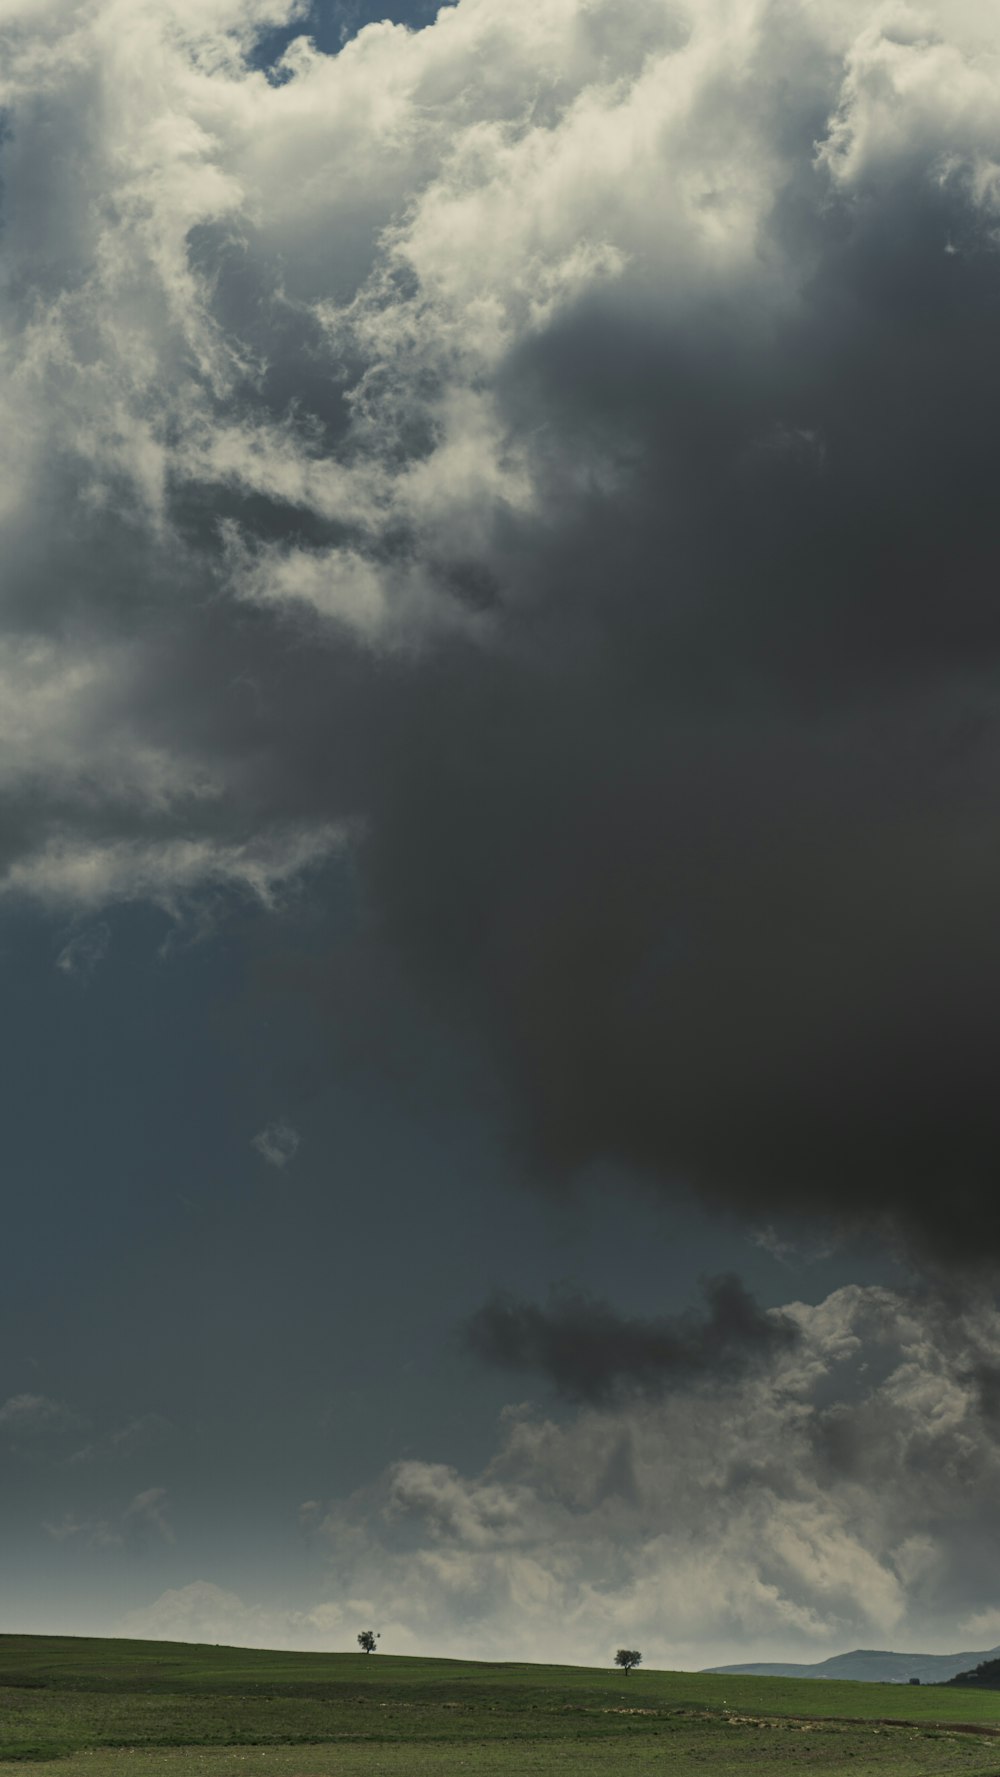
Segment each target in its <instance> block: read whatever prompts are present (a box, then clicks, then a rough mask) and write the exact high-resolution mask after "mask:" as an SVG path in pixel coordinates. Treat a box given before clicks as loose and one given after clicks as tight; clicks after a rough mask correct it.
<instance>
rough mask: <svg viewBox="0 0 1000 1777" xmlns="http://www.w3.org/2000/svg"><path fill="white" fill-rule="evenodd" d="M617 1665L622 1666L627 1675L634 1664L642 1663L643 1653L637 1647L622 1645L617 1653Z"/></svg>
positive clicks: (639, 1664)
mask: <svg viewBox="0 0 1000 1777" xmlns="http://www.w3.org/2000/svg"><path fill="white" fill-rule="evenodd" d="M615 1665H616V1666H620V1667H621V1668H622V1671H623V1672H624V1673H625V1674H626V1675H627V1674H628V1673H629V1672H631V1670H632V1668H633V1666H641V1665H642V1655H641V1653H640V1652H639V1649H638V1648H637V1647H620V1648H619V1649H618V1652H617V1653H616V1655H615Z"/></svg>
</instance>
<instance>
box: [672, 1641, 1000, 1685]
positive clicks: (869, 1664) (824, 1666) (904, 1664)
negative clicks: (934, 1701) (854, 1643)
mask: <svg viewBox="0 0 1000 1777" xmlns="http://www.w3.org/2000/svg"><path fill="white" fill-rule="evenodd" d="M998 1658H1000V1647H991V1648H987V1649H986V1651H985V1653H972V1654H896V1653H891V1652H889V1651H888V1650H887V1649H884V1648H868V1647H856V1648H855V1649H854V1651H853V1652H852V1653H849V1654H833V1655H831V1657H830V1659H828V1660H819V1661H817V1663H816V1664H815V1665H813V1666H802V1665H796V1664H794V1663H793V1662H792V1661H781V1660H777V1661H776V1660H757V1661H752V1662H751V1661H748V1662H747V1664H746V1665H743V1666H705V1667H703V1668H702V1670H703V1671H705V1672H745V1673H748V1674H751V1675H753V1676H756V1677H760V1678H852V1679H860V1680H861V1681H862V1682H867V1683H868V1684H878V1683H882V1684H907V1683H908V1682H909V1680H910V1679H911V1678H919V1680H920V1682H921V1684H947V1682H948V1680H949V1679H950V1678H957V1677H958V1674H959V1673H960V1672H968V1671H969V1670H970V1669H971V1668H972V1667H975V1666H979V1665H981V1664H982V1662H983V1661H985V1660H996V1659H998Z"/></svg>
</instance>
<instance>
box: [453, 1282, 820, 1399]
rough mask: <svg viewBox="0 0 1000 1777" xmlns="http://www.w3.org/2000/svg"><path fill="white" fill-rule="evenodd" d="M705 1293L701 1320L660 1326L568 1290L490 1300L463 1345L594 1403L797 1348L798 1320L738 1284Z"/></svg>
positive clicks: (691, 1317)
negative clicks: (550, 1297) (549, 1299)
mask: <svg viewBox="0 0 1000 1777" xmlns="http://www.w3.org/2000/svg"><path fill="white" fill-rule="evenodd" d="M703 1288H704V1293H705V1298H706V1302H707V1305H708V1313H707V1315H705V1316H704V1317H702V1318H699V1317H698V1316H697V1315H695V1314H687V1315H674V1316H672V1317H668V1318H663V1319H659V1320H640V1319H636V1318H630V1317H628V1316H626V1315H622V1314H619V1313H617V1312H616V1311H615V1310H614V1309H613V1308H611V1307H609V1305H608V1304H607V1303H606V1302H598V1301H594V1300H593V1299H591V1298H589V1297H587V1296H583V1295H579V1294H575V1293H572V1292H568V1293H564V1294H563V1295H562V1296H559V1297H557V1298H556V1299H555V1300H554V1302H553V1303H552V1304H551V1305H550V1306H549V1307H548V1308H539V1307H538V1306H536V1305H535V1304H534V1303H531V1302H520V1301H517V1300H515V1299H514V1298H512V1297H508V1296H495V1297H494V1298H493V1299H492V1301H490V1302H487V1303H485V1304H484V1306H483V1307H482V1308H480V1309H479V1310H478V1311H477V1313H476V1314H474V1315H473V1317H472V1319H471V1320H470V1321H469V1322H468V1324H467V1326H466V1329H465V1340H466V1344H467V1345H468V1348H469V1350H470V1351H471V1352H472V1353H473V1354H474V1355H475V1356H476V1357H478V1358H480V1359H481V1360H482V1361H483V1362H485V1363H487V1364H493V1365H496V1366H498V1367H499V1368H501V1369H506V1370H517V1371H527V1372H529V1373H534V1374H536V1375H538V1376H540V1377H542V1378H544V1379H545V1380H546V1381H548V1382H550V1383H551V1384H552V1386H553V1387H554V1388H555V1389H556V1390H557V1392H558V1393H559V1394H561V1395H564V1396H566V1397H567V1399H569V1400H573V1401H581V1402H588V1403H591V1404H596V1403H604V1402H608V1401H611V1400H613V1399H615V1398H619V1399H620V1398H622V1397H626V1396H628V1395H630V1394H636V1393H638V1394H646V1395H655V1394H658V1393H661V1392H663V1391H665V1390H666V1389H668V1388H674V1387H677V1386H683V1385H684V1384H685V1383H691V1382H694V1381H697V1379H698V1378H699V1377H701V1376H706V1375H709V1376H711V1377H712V1378H713V1380H716V1381H717V1380H719V1379H720V1378H723V1377H726V1376H730V1377H733V1376H737V1375H739V1374H740V1372H742V1371H744V1370H746V1369H749V1368H751V1367H752V1366H753V1365H755V1364H759V1363H765V1362H766V1361H767V1360H768V1359H769V1358H775V1357H777V1356H778V1355H779V1354H781V1353H782V1352H787V1351H788V1350H789V1348H790V1347H791V1346H792V1345H794V1343H795V1341H796V1338H797V1337H798V1329H797V1327H796V1326H795V1325H794V1323H793V1322H792V1321H790V1320H788V1319H787V1318H786V1317H785V1316H784V1315H780V1314H765V1313H763V1312H762V1310H761V1309H760V1308H759V1307H758V1305H757V1303H756V1302H755V1301H754V1300H753V1297H752V1296H750V1295H749V1294H748V1293H747V1291H746V1289H745V1288H744V1286H743V1285H742V1284H741V1282H740V1280H739V1279H738V1278H736V1277H732V1276H727V1277H715V1278H711V1279H710V1280H709V1281H708V1282H706V1283H705V1284H704V1286H703Z"/></svg>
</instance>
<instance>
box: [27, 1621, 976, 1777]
mask: <svg viewBox="0 0 1000 1777" xmlns="http://www.w3.org/2000/svg"><path fill="white" fill-rule="evenodd" d="M40 1760H41V1761H45V1763H46V1766H47V1769H48V1770H49V1771H50V1772H51V1773H52V1777H79V1774H81V1773H87V1774H88V1777H183V1774H184V1773H187V1772H191V1773H198V1774H199V1777H251V1773H259V1774H260V1777H437V1774H438V1773H440V1774H441V1777H451V1774H452V1773H454V1774H455V1777H458V1773H463V1774H467V1777H491V1774H493V1773H496V1774H497V1777H499V1774H501V1773H503V1774H505V1777H507V1774H510V1777H517V1774H519V1773H522V1772H523V1773H537V1774H538V1777H563V1774H566V1777H569V1773H571V1772H572V1773H579V1774H580V1777H589V1774H591V1773H592V1774H594V1777H597V1774H598V1773H609V1774H611V1777H614V1774H616V1773H621V1774H622V1777H652V1774H653V1773H657V1774H658V1777H661V1774H664V1773H667V1772H670V1773H675V1772H690V1773H692V1774H694V1773H698V1772H703V1773H706V1774H707V1773H711V1774H712V1777H746V1774H749V1773H751V1772H752V1773H755V1774H757V1777H781V1774H786V1777H791V1774H792V1773H793V1772H800V1771H804V1770H809V1771H815V1772H818V1773H821V1774H823V1777H841V1774H844V1773H848V1772H850V1773H851V1777H916V1774H918V1773H921V1774H923V1773H926V1774H927V1777H932V1774H936V1773H941V1774H942V1777H945V1774H947V1773H951V1772H955V1773H959V1772H961V1773H965V1774H966V1777H1000V1694H997V1693H993V1694H991V1693H989V1692H982V1691H962V1690H950V1689H947V1688H944V1687H937V1686H931V1685H922V1686H920V1687H917V1686H912V1687H911V1686H909V1685H885V1684H880V1685H866V1684H849V1683H837V1682H831V1681H829V1680H819V1679H812V1680H810V1679H785V1678H740V1677H733V1676H732V1675H729V1674H727V1675H725V1676H721V1675H715V1674H708V1673H704V1674H702V1673H684V1672H655V1671H644V1670H642V1669H641V1668H640V1670H639V1671H637V1672H634V1673H632V1674H631V1675H629V1676H625V1675H623V1674H622V1673H620V1672H618V1671H616V1670H610V1671H607V1672H605V1671H600V1670H596V1669H591V1668H584V1667H574V1666H527V1665H485V1664H480V1663H478V1662H472V1661H457V1660H414V1659H402V1658H394V1657H393V1656H391V1655H386V1654H375V1655H372V1656H371V1657H368V1656H366V1655H364V1654H282V1653H265V1652H257V1651H251V1650H246V1649H242V1648H214V1647H193V1646H186V1645H183V1644H180V1643H176V1642H134V1641H117V1642H116V1641H86V1640H76V1639H56V1638H51V1637H47V1636H10V1635H8V1636H0V1773H14V1772H20V1773H21V1777H24V1772H25V1763H26V1762H31V1763H36V1762H37V1761H40Z"/></svg>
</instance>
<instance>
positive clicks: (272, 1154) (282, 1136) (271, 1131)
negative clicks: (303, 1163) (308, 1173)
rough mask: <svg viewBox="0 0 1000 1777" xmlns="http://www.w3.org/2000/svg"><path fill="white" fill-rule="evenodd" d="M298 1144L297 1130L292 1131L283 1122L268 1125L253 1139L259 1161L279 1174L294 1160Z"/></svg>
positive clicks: (288, 1124)
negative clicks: (274, 1168) (265, 1162)
mask: <svg viewBox="0 0 1000 1777" xmlns="http://www.w3.org/2000/svg"><path fill="white" fill-rule="evenodd" d="M300 1143H301V1137H300V1135H299V1132H298V1130H297V1129H293V1128H292V1125H291V1124H290V1123H285V1122H284V1121H281V1122H277V1123H268V1125H267V1127H266V1128H265V1129H261V1130H260V1131H259V1132H258V1134H257V1135H255V1136H254V1138H253V1146H254V1147H255V1148H256V1149H257V1152H258V1154H259V1155H260V1157H261V1159H262V1160H266V1161H267V1164H268V1165H269V1166H274V1167H276V1168H277V1170H278V1171H279V1172H283V1171H284V1169H285V1167H286V1166H288V1165H289V1163H290V1162H291V1161H292V1160H294V1159H295V1156H296V1154H297V1153H298V1151H299V1146H300Z"/></svg>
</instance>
